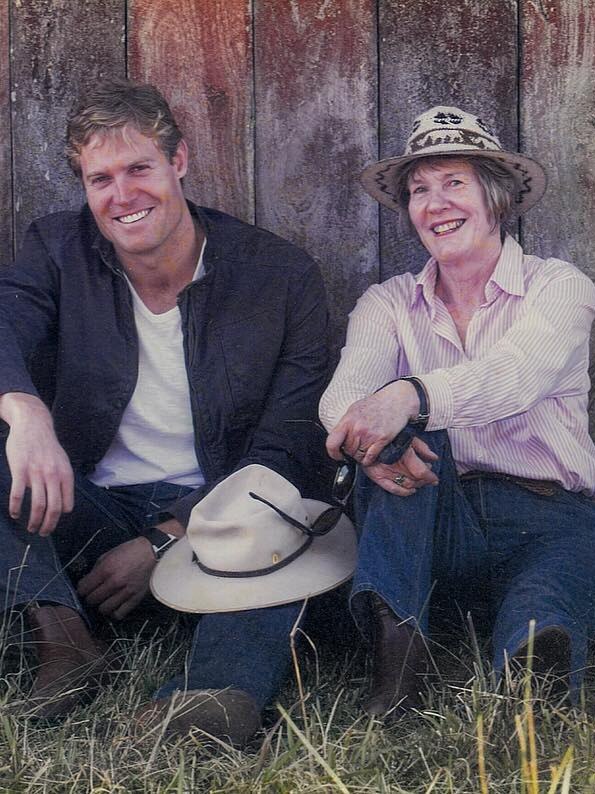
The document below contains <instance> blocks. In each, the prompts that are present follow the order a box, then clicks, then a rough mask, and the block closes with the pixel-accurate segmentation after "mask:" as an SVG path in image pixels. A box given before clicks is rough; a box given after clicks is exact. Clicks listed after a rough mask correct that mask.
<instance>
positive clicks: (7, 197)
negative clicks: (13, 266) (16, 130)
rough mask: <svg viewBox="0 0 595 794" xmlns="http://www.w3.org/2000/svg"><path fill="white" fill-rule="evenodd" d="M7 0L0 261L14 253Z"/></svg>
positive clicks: (1, 26) (0, 85)
mask: <svg viewBox="0 0 595 794" xmlns="http://www.w3.org/2000/svg"><path fill="white" fill-rule="evenodd" d="M8 32H9V7H8V0H2V2H0V130H2V135H0V195H2V196H4V198H3V200H2V201H0V251H1V252H2V253H1V255H0V265H4V264H7V263H8V262H9V261H10V259H11V257H12V172H11V168H12V134H11V133H12V129H11V127H12V125H11V118H10V62H9V47H10V45H9V40H8V36H9V33H8Z"/></svg>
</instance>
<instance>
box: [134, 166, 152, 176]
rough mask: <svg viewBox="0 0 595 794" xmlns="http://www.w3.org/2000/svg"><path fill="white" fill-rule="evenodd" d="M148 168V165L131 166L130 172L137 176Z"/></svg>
mask: <svg viewBox="0 0 595 794" xmlns="http://www.w3.org/2000/svg"><path fill="white" fill-rule="evenodd" d="M148 167H149V166H148V165H133V166H132V168H131V169H130V170H131V172H132V173H133V174H138V173H140V172H141V171H146V170H147V168H148Z"/></svg>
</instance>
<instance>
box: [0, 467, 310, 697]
mask: <svg viewBox="0 0 595 794" xmlns="http://www.w3.org/2000/svg"><path fill="white" fill-rule="evenodd" d="M9 489H10V474H9V472H8V468H7V466H6V460H5V459H4V458H3V457H2V458H0V504H1V507H0V547H1V548H2V555H1V557H0V597H2V603H3V604H4V609H5V610H10V609H11V608H13V607H23V606H26V605H27V604H28V603H30V602H31V601H48V602H52V603H57V604H63V605H64V606H67V607H70V608H71V609H74V610H76V611H77V612H79V613H80V614H81V615H83V616H84V617H86V616H85V611H84V608H83V606H82V604H81V602H80V601H79V598H78V596H77V593H76V589H75V587H74V585H73V582H76V581H77V580H78V579H80V578H81V577H82V576H84V575H85V574H86V573H87V572H88V571H89V570H91V568H92V567H93V565H94V563H95V562H96V560H97V559H98V558H99V557H100V556H101V555H102V554H103V553H104V552H106V551H108V550H109V549H112V548H114V547H115V546H118V545H119V544H120V543H124V542H126V541H127V540H131V539H132V538H135V537H138V535H139V531H140V530H141V529H143V528H145V527H149V526H151V525H152V524H153V523H154V515H155V514H156V513H158V512H159V511H160V510H163V509H165V508H167V506H168V505H169V504H171V503H172V502H173V501H175V500H176V499H177V498H179V497H180V496H183V495H184V494H186V493H188V492H189V491H190V490H191V489H190V488H186V487H184V486H179V485H172V484H171V483H166V482H161V483H149V484H143V485H130V486H122V487H113V488H100V487H98V486H96V485H94V484H93V483H92V482H90V481H89V480H87V479H86V478H84V477H82V476H79V475H77V476H76V479H75V507H74V510H73V512H72V513H70V514H68V515H64V516H62V518H61V520H60V522H59V524H58V526H57V528H56V530H55V532H54V533H53V535H52V536H51V537H48V538H41V537H39V535H30V534H29V533H28V532H26V530H25V529H24V528H23V526H19V525H18V524H17V523H16V522H15V521H13V520H12V519H11V518H10V516H9V515H8V511H7V505H8V492H9ZM20 523H23V524H24V522H20ZM255 586H256V585H255ZM300 609H301V603H294V604H287V605H284V606H280V607H273V608H269V609H255V610H246V611H245V612H234V613H228V614H213V615H204V616H203V617H201V618H200V620H199V621H198V624H197V628H196V629H195V632H194V639H193V643H192V649H191V653H190V657H189V660H188V664H187V668H186V673H185V675H183V676H178V677H176V678H174V679H172V680H171V681H169V682H167V683H166V684H165V685H164V686H162V687H161V689H159V690H158V692H157V693H156V694H155V697H164V696H166V695H169V694H171V693H172V692H173V691H175V690H176V689H185V688H189V689H207V688H213V689H223V688H225V687H236V688H239V689H243V690H244V691H246V692H248V693H249V694H251V695H252V697H254V699H255V700H256V702H257V703H258V704H259V706H260V707H261V708H262V707H263V706H264V705H265V704H266V703H267V702H268V701H270V700H271V699H273V698H274V697H275V696H276V694H277V692H278V691H279V689H280V687H281V684H282V682H283V678H284V676H285V673H286V671H287V668H288V666H289V663H290V660H291V651H290V643H289V633H290V631H291V629H292V627H293V625H294V623H295V621H296V620H297V617H298V615H299V612H300Z"/></svg>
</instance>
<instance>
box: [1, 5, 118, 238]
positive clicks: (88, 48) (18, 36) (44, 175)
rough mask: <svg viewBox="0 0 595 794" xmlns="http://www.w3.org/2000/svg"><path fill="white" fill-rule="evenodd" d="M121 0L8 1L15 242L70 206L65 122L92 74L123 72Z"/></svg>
mask: <svg viewBox="0 0 595 794" xmlns="http://www.w3.org/2000/svg"><path fill="white" fill-rule="evenodd" d="M123 34H124V0H102V2H101V3H96V2H94V0H51V2H50V1H49V0H26V2H23V0H16V1H15V2H14V5H13V7H12V39H13V49H14V52H15V54H16V56H15V58H14V59H13V62H12V73H13V82H12V94H13V99H14V101H13V113H14V115H13V130H14V140H15V152H14V194H15V225H16V237H17V241H19V240H20V239H21V238H22V234H23V232H24V230H25V228H26V226H27V225H28V224H29V223H30V221H31V220H32V219H33V218H35V217H37V216H39V215H45V214H46V213H48V212H51V211H54V210H58V209H63V208H73V207H75V208H76V207H78V206H79V205H80V204H81V201H82V200H83V197H82V191H81V189H80V186H79V182H78V180H77V179H76V178H75V177H74V176H73V175H72V174H71V172H70V170H69V168H68V166H67V164H66V161H65V158H64V137H65V132H66V120H67V117H68V114H69V112H70V110H71V108H72V105H73V102H74V100H75V99H76V98H77V96H78V95H79V94H80V93H81V92H83V91H85V90H86V89H88V88H89V87H90V86H92V85H93V84H94V83H96V82H97V80H99V79H101V78H104V77H107V76H111V75H123V74H124V71H125V64H124V39H123Z"/></svg>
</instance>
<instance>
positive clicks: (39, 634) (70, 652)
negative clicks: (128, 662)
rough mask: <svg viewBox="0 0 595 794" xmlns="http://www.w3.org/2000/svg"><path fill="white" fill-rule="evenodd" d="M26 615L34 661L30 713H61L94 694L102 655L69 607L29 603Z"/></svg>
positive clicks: (103, 661)
mask: <svg viewBox="0 0 595 794" xmlns="http://www.w3.org/2000/svg"><path fill="white" fill-rule="evenodd" d="M27 617H28V619H29V626H30V629H31V633H30V642H31V644H32V645H34V646H35V651H36V653H37V662H38V672H37V677H36V679H35V681H34V683H33V687H32V689H31V692H30V695H29V698H30V700H32V701H33V704H34V705H35V709H34V711H33V712H32V715H33V716H35V717H43V718H45V719H54V718H56V717H63V716H65V715H66V714H68V713H69V712H70V711H72V710H73V709H74V708H76V707H77V706H79V705H80V704H81V703H85V702H88V701H89V700H91V699H92V698H93V697H94V696H95V694H96V692H97V686H98V684H99V678H100V676H101V673H103V672H104V670H105V667H106V659H105V656H104V655H103V654H102V653H101V651H100V650H99V648H98V646H97V644H96V643H95V641H94V640H93V638H92V637H91V635H90V634H89V630H88V628H87V625H86V623H85V622H84V620H83V619H82V618H81V616H80V615H79V614H78V612H75V611H74V610H73V609H70V608H69V607H65V606H61V605H59V604H45V605H43V606H31V607H29V608H28V610H27Z"/></svg>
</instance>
